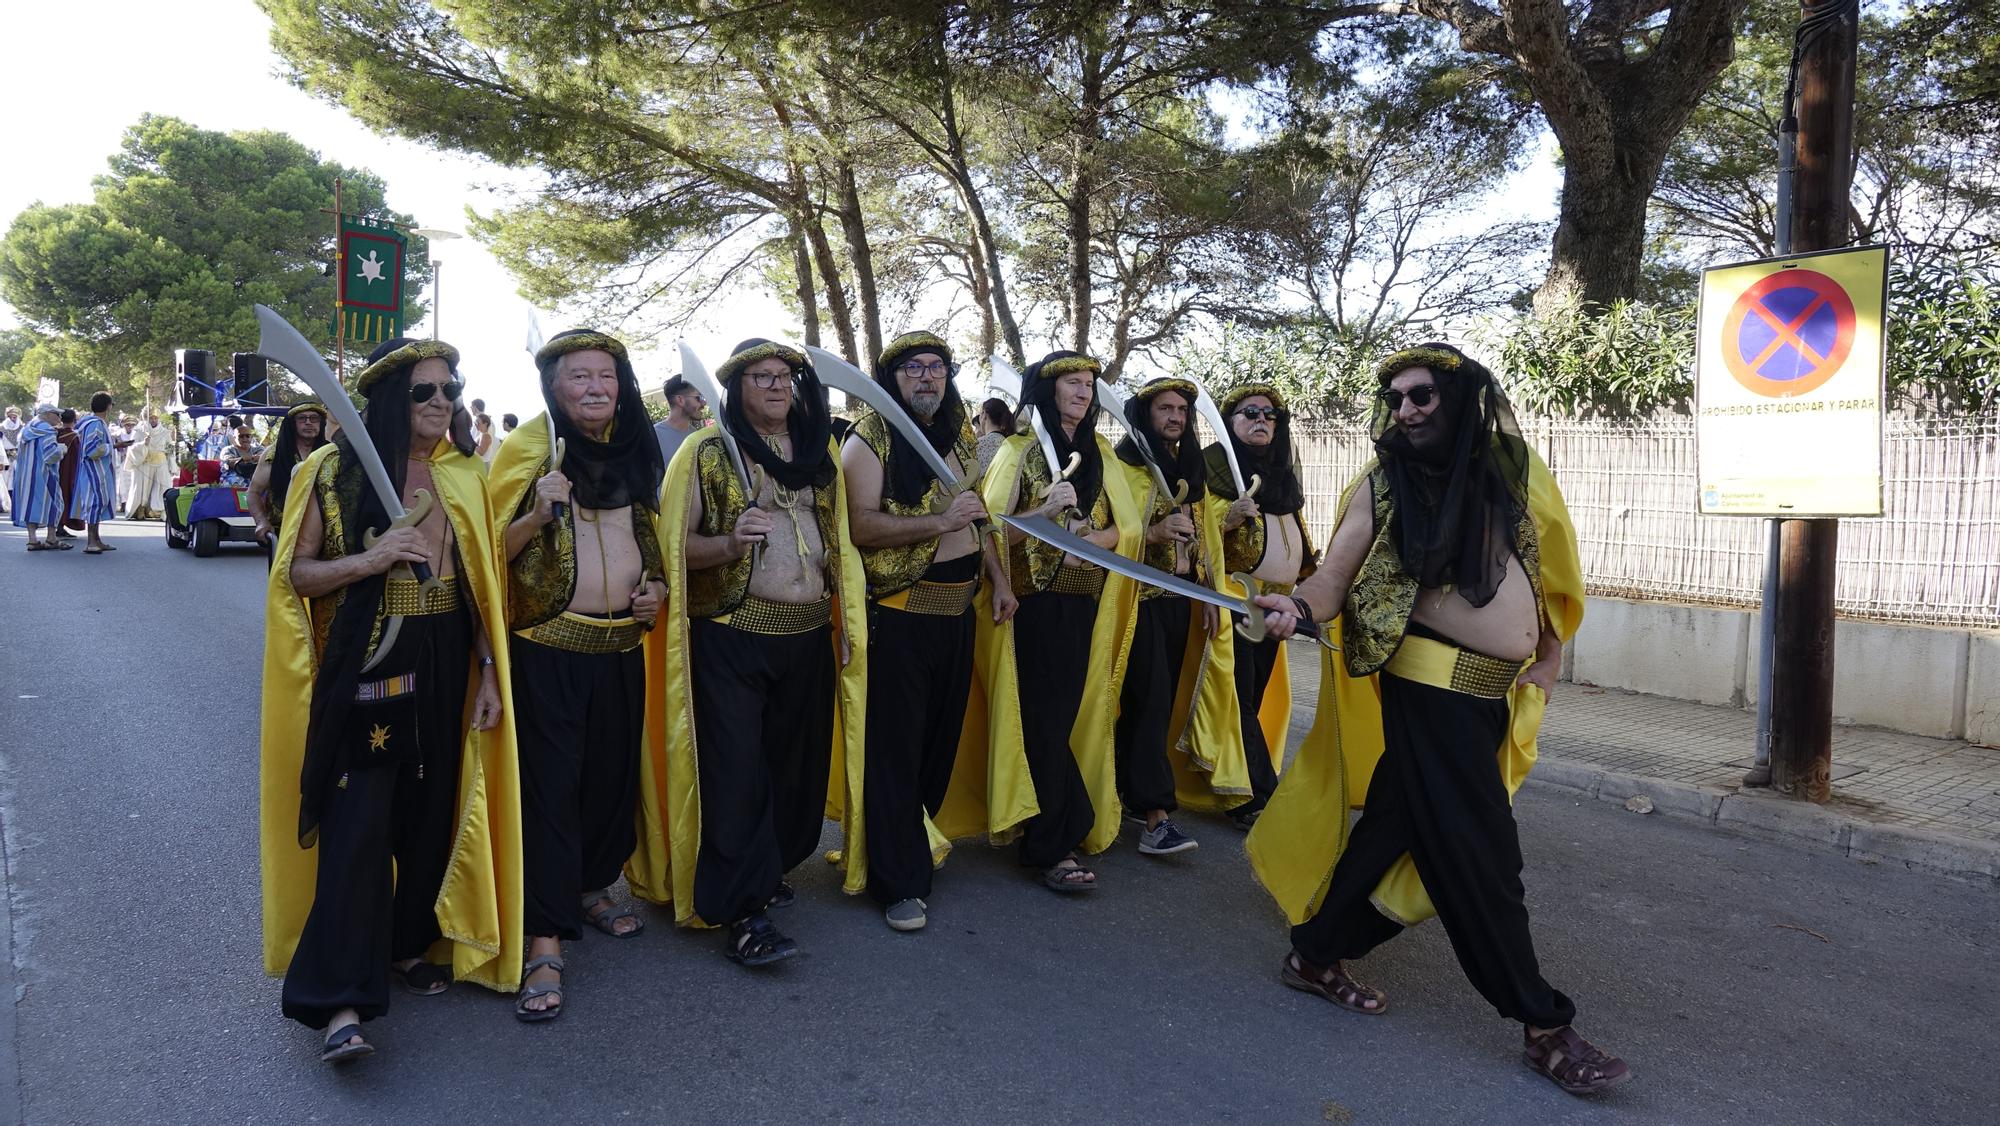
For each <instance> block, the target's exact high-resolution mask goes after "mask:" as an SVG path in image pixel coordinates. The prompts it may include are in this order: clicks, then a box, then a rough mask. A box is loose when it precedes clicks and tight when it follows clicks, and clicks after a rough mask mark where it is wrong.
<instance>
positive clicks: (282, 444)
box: [271, 403, 332, 509]
mask: <svg viewBox="0 0 2000 1126" xmlns="http://www.w3.org/2000/svg"><path fill="white" fill-rule="evenodd" d="M302 414H316V415H318V416H319V437H318V438H315V439H314V440H313V447H312V448H313V449H314V450H316V449H319V448H320V447H321V446H324V445H326V444H327V443H328V442H329V441H331V440H332V439H330V438H328V437H327V436H326V429H327V427H326V408H325V407H324V406H321V405H320V404H318V403H300V404H298V405H297V406H295V407H293V408H292V409H291V410H288V411H286V412H285V420H284V421H283V422H281V423H279V424H278V436H277V438H276V439H275V442H276V444H275V445H273V446H272V447H271V500H272V503H273V507H274V508H279V509H282V508H283V507H284V504H285V492H286V490H288V489H290V488H291V487H292V470H293V469H296V468H297V467H298V464H299V462H300V461H302V460H304V459H303V458H301V457H300V456H299V427H298V423H297V422H296V419H297V418H298V416H300V415H302ZM306 452H307V453H311V452H312V451H311V450H308V451H306Z"/></svg>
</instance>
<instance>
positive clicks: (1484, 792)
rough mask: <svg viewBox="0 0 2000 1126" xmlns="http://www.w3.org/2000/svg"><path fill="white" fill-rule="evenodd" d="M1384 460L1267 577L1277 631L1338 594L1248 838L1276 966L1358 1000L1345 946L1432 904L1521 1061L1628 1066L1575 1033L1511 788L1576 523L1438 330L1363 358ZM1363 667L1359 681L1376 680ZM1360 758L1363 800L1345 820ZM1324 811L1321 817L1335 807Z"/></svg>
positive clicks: (1559, 638) (1375, 995) (1501, 408)
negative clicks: (1273, 905)
mask: <svg viewBox="0 0 2000 1126" xmlns="http://www.w3.org/2000/svg"><path fill="white" fill-rule="evenodd" d="M1376 378H1377V380H1378V382H1379V384H1380V388H1379V390H1378V391H1377V394H1376V408H1375V426H1374V430H1375V436H1376V437H1375V451H1376V460H1375V462H1374V463H1373V464H1371V465H1370V466H1368V467H1367V468H1366V469H1364V470H1363V471H1362V473H1361V475H1360V476H1359V477H1358V478H1356V480H1355V481H1354V483H1353V484H1351V485H1350V486H1349V487H1348V491H1347V495H1346V496H1345V497H1344V498H1343V499H1344V504H1343V511H1342V514H1341V516H1340V518H1339V521H1338V522H1337V524H1336V525H1335V528H1334V533H1333V539H1332V541H1331V542H1330V543H1329V544H1328V547H1327V559H1326V563H1325V565H1324V566H1322V567H1321V568H1320V570H1319V571H1318V573H1316V574H1314V575H1313V576H1312V577H1311V578H1309V579H1307V580H1305V581H1304V582H1301V583H1300V584H1299V586H1298V588H1297V589H1296V590H1294V591H1293V592H1292V593H1291V594H1289V595H1278V594H1267V595H1263V596H1261V597H1260V598H1258V600H1257V602H1258V604H1259V605H1261V606H1263V607H1265V608H1266V609H1267V611H1269V612H1268V613H1267V615H1266V619H1265V620H1266V625H1267V627H1268V628H1270V630H1271V631H1272V633H1273V635H1274V636H1277V637H1280V638H1282V637H1286V636H1288V635H1290V634H1291V633H1292V632H1293V630H1294V628H1295V627H1296V626H1297V624H1298V622H1299V620H1300V619H1301V618H1307V619H1310V620H1312V621H1315V622H1326V621H1330V620H1332V618H1333V617H1334V616H1335V615H1336V614H1338V615H1339V616H1340V622H1341V629H1340V639H1341V653H1340V655H1339V658H1338V659H1336V660H1329V661H1326V662H1324V668H1325V670H1326V671H1325V673H1324V674H1323V676H1322V678H1321V687H1320V697H1319V698H1320V700H1321V701H1322V702H1323V705H1324V706H1333V707H1336V708H1337V709H1338V710H1337V712H1336V713H1335V715H1334V716H1333V717H1332V722H1323V723H1321V724H1318V725H1316V726H1315V727H1314V729H1313V737H1311V738H1309V739H1308V740H1307V741H1306V743H1305V744H1304V745H1302V746H1301V747H1300V748H1299V753H1298V757H1297V758H1296V759H1295V760H1294V761H1293V764H1292V768H1291V770H1290V771H1288V772H1287V773H1286V775H1285V780H1284V782H1283V783H1281V784H1280V785H1279V787H1278V791H1277V793H1276V795H1275V796H1274V797H1273V798H1272V800H1271V803H1270V805H1269V806H1268V807H1267V808H1266V810H1265V812H1264V815H1263V817H1262V818H1261V819H1260V820H1259V822H1258V824H1257V827H1256V828H1255V829H1254V830H1252V832H1251V834H1250V840H1249V846H1248V851H1249V853H1250V859H1251V863H1252V865H1253V866H1254V867H1255V868H1256V870H1257V874H1258V876H1259V878H1260V879H1261V880H1262V882H1263V884H1264V886H1265V887H1266V888H1269V889H1270V890H1271V892H1272V893H1273V895H1275V896H1276V897H1277V899H1278V901H1279V904H1280V905H1281V906H1283V907H1284V908H1285V911H1286V913H1287V915H1288V916H1289V917H1290V918H1291V920H1292V922H1293V923H1294V924H1295V925H1294V926H1293V927H1292V951H1291V953H1290V954H1289V955H1287V956H1286V958H1285V961H1284V964H1283V966H1282V967H1281V969H1280V976H1281V978H1282V980H1283V981H1284V982H1285V984H1287V985H1289V986H1291V987H1292V988H1294V989H1299V990H1303V991H1305V992H1308V993H1312V994H1314V995H1315V996H1319V997H1324V998H1325V999H1326V1000H1328V1001H1331V1002H1333V1003H1334V1004H1336V1005H1339V1006H1340V1007H1342V1008H1344V1009H1348V1010H1350V1011H1352V1012H1357V1013H1365V1014H1370V1015H1375V1014H1380V1013H1383V1012H1385V1011H1387V1007H1388V999H1387V998H1386V997H1385V996H1384V995H1383V994H1382V992H1381V991H1380V990H1377V989H1372V988H1370V987H1368V986H1366V985H1363V984H1362V983H1361V982H1359V981H1357V980H1356V979H1355V978H1354V977H1353V976H1352V975H1351V974H1349V973H1348V972H1347V969H1346V966H1345V963H1346V962H1347V961H1349V960H1351V959H1354V958H1359V957H1361V956H1362V955H1364V954H1366V953H1367V952H1368V951H1369V950H1372V949H1373V948H1375V947H1376V946H1379V945H1381V944H1382V943H1383V942H1386V941H1387V940H1389V939H1390V938H1392V937H1394V936H1395V935H1397V934H1399V933H1401V931H1402V930H1403V928H1404V927H1407V926H1412V925H1415V924H1416V923H1419V922H1421V921H1422V920H1424V919H1426V918H1429V917H1430V916H1431V915H1436V916H1437V917H1438V918H1439V919H1440V920H1441V921H1442V922H1443V923H1444V928H1445V934H1446V936H1447V937H1448V938H1450V940H1451V945H1452V950H1453V952H1454V953H1456V954H1457V955H1458V962H1459V965H1460V966H1461V967H1463V968H1464V970H1465V974H1466V977H1468V978H1469V979H1471V981H1472V984H1473V986H1474V987H1475V988H1477V989H1478V990H1479V992H1480V994H1481V995H1482V996H1484V997H1485V998H1486V1000H1487V1002H1488V1003H1490V1004H1491V1005H1492V1006H1493V1008H1494V1009H1495V1010H1496V1011H1497V1012H1499V1013H1500V1015H1501V1016H1503V1017H1506V1018H1507V1019H1509V1020H1514V1021H1519V1022H1520V1024H1521V1032H1522V1038H1523V1041H1524V1051H1523V1056H1524V1058H1525V1060H1526V1062H1527V1064H1528V1066H1529V1067H1530V1068H1532V1069H1533V1070H1535V1071H1536V1072H1537V1073H1539V1074H1541V1075H1543V1076H1545V1077H1547V1078H1548V1079H1549V1080H1551V1081H1552V1082H1554V1083H1555V1084H1556V1085H1557V1086H1559V1087H1561V1088H1562V1089H1563V1090H1564V1091H1567V1092H1569V1093H1571V1094H1588V1093H1592V1092H1596V1091H1601V1090H1604V1089H1606V1088H1608V1087H1612V1086H1616V1085H1617V1084H1619V1083H1622V1082H1624V1081H1625V1080H1626V1079H1628V1078H1630V1076H1631V1072H1630V1070H1629V1069H1628V1068H1627V1066H1626V1064H1625V1061H1623V1060H1621V1059H1618V1058H1617V1057H1615V1056H1611V1055H1609V1054H1607V1053H1605V1052H1603V1051H1601V1050H1599V1049H1598V1048H1596V1047H1594V1046H1593V1045H1591V1044H1590V1043H1589V1042H1588V1041H1586V1040H1584V1039H1583V1037H1581V1036H1579V1035H1578V1034H1577V1032H1576V1029H1575V1028H1574V1027H1572V1025H1571V1022H1572V1021H1573V1020H1574V1019H1575V1018H1576V1005H1575V1004H1574V1003H1573V1002H1571V1000H1570V999H1569V998H1568V997H1566V996H1564V995H1563V994H1562V993H1561V992H1560V991H1558V990H1556V989H1555V988H1554V987H1552V986H1551V985H1550V984H1549V983H1548V981H1547V980H1546V979H1545V978H1543V977H1542V973H1541V969H1540V967H1539V965H1538V963H1537V960H1536V958H1535V948H1534V943H1533V941H1532V939H1531V938H1530V936H1529V933H1528V909H1527V905H1526V903H1525V902H1524V901H1523V894H1522V887H1521V844H1520V837H1519V832H1518V830H1517V829H1516V827H1515V824H1514V817H1513V812H1512V808H1511V804H1510V803H1511V801H1512V798H1513V794H1514V790H1515V789H1516V788H1517V787H1518V786H1519V785H1520V783H1521V780H1522V779H1523V777H1525V775H1526V774H1527V769H1528V767H1529V765H1531V764H1532V763H1533V762H1534V760H1535V745H1534V743H1535V732H1536V729H1537V727H1538V726H1539V724H1540V721H1541V715H1542V710H1543V709H1544V708H1545V707H1546V706H1547V703H1548V692H1549V689H1550V688H1551V687H1552V686H1553V684H1554V683H1555V677H1556V667H1557V664H1558V663H1559V662H1560V660H1561V657H1562V644H1563V642H1564V641H1565V640H1566V639H1568V638H1569V637H1570V636H1572V635H1573V634H1574V633H1575V631H1576V627H1577V625H1578V624H1579V622H1580V621H1581V619H1582V616H1583V582H1582V576H1581V573H1580V569H1579V567H1578V564H1577V557H1576V535H1575V532H1574V530H1573V529H1572V527H1571V525H1570V522H1569V515H1568V512H1567V511H1566V509H1565V508H1564V506H1563V501H1562V494H1561V493H1560V492H1559V491H1558V490H1557V489H1556V486H1555V479H1554V478H1553V477H1552V476H1551V475H1550V473H1549V471H1548V468H1547V467H1546V466H1544V465H1543V464H1542V463H1541V461H1540V459H1538V458H1536V457H1535V456H1534V453H1533V451H1531V450H1530V449H1529V448H1528V445H1527V444H1526V443H1525V442H1524V441H1522V439H1521V434H1520V430H1519V429H1518V428H1517V427H1516V425H1515V423H1514V413H1513V410H1512V408H1511V407H1510V406H1509V405H1508V403H1507V399H1506V396H1505V395H1504V394H1502V393H1501V390H1500V388H1499V386H1498V384H1496V383H1495V382H1494V379H1493V376H1492V373H1491V372H1489V371H1487V370H1486V368H1485V367H1484V366H1483V365H1481V364H1480V363H1479V362H1478V361H1476V360H1474V359H1472V358H1471V357H1469V356H1467V355H1465V353H1463V352H1461V351H1459V350H1458V349H1456V348H1453V347H1451V346H1450V345H1448V344H1425V345H1421V346H1419V347H1416V348H1411V349H1406V350H1404V351H1401V352H1397V353H1395V354H1394V355H1391V356H1390V357H1388V358H1387V359H1386V360H1384V361H1383V362H1382V364H1381V366H1380V367H1379V368H1378V369H1377V371H1376ZM1371 679H1372V680H1373V681H1374V683H1373V684H1372V685H1370V684H1369V683H1368V682H1369V680H1371ZM1350 777H1352V778H1356V779H1366V780H1367V781H1366V783H1365V787H1366V791H1365V792H1366V799H1367V800H1366V803H1365V808H1364V810H1363V812H1362V815H1361V820H1360V821H1359V822H1357V823H1356V824H1355V825H1354V828H1353V831H1352V834H1351V835H1350V834H1349V833H1348V831H1347V810H1348V807H1349V806H1350V805H1351V804H1352V799H1353V798H1354V797H1356V796H1359V795H1355V794H1351V793H1349V792H1348V789H1347V785H1348V779H1349V778H1350ZM1329 825H1331V826H1333V831H1328V826H1329Z"/></svg>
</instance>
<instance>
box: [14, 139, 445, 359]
mask: <svg viewBox="0 0 2000 1126" xmlns="http://www.w3.org/2000/svg"><path fill="white" fill-rule="evenodd" d="M337 177H338V178H341V179H343V180H344V190H345V196H346V198H345V205H346V207H347V209H348V210H349V211H351V212H356V213H360V214H378V215H380V214H383V185H382V181H381V180H380V179H379V178H378V177H375V176H373V175H371V174H369V173H366V172H357V171H354V170H351V169H346V168H342V167H340V166H339V165H335V164H328V163H325V162H322V161H321V160H320V159H319V158H318V157H317V156H316V155H315V154H314V153H313V152H312V151H311V150H309V149H307V148H306V147H305V146H304V145H301V144H299V143H298V142H297V141H295V140H293V139H292V138H290V137H287V136H285V135H284V134H281V133H269V132H253V133H218V132H213V131H210V130H205V129H198V128H196V127H194V126H193V125H190V124H188V123H187V122H185V121H180V120H178V119H175V118H171V117H156V116H152V115H147V116H144V117H142V118H140V119H139V121H138V122H137V123H136V124H134V125H133V126H132V127H131V128H130V129H128V130H127V131H126V134H125V137H124V140H123V143H122V144H121V145H120V147H119V150H118V151H117V152H116V153H114V154H112V156H111V159H110V161H109V172H108V173H107V174H106V175H103V176H100V177H98V178H97V179H96V180H95V181H94V182H93V197H94V198H93V199H92V201H91V202H89V203H79V204H65V205H61V206H46V205H40V204H38V205H36V206H33V207H30V208H28V209H27V210H25V211H23V212H21V213H20V214H19V215H17V216H15V218H14V221H13V223H12V225H11V226H10V227H9V229H8V231H7V233H6V236H5V237H4V239H0V295H4V296H5V298H6V299H7V301H8V303H9V304H11V305H13V307H14V309H15V310H16V312H18V313H19V314H20V316H21V318H22V320H23V321H25V322H26V323H27V325H28V326H29V328H30V329H31V330H32V331H33V332H34V334H35V335H36V336H37V338H38V340H39V343H38V344H37V345H36V347H35V348H34V349H31V350H30V352H29V354H28V355H27V357H26V358H25V359H24V360H23V361H22V363H24V364H27V363H39V364H44V365H54V366H64V365H69V366H76V367H82V368H84V369H85V370H88V371H89V372H90V373H91V376H90V377H91V378H92V379H95V380H98V381H101V382H102V384H103V385H106V386H109V387H111V388H112V389H113V390H116V391H122V390H126V389H128V388H129V389H132V390H135V391H136V390H139V389H141V388H144V387H147V386H149V385H150V386H152V387H153V388H155V389H164V387H165V385H166V384H167V382H168V381H169V379H170V368H169V365H170V364H171V361H172V353H173V350H174V349H176V348H207V349H210V350H212V351H214V352H216V353H217V354H219V355H224V356H226V355H227V354H228V353H230V352H239V351H248V350H249V349H251V348H252V347H254V346H255V344H256V341H257V327H256V322H255V320H254V318H253V317H252V316H251V313H250V306H251V305H252V304H253V303H259V302H261V303H263V304H267V305H270V306H271V307H273V308H275V309H277V310H279V311H280V312H282V313H284V314H285V316H286V317H287V318H288V319H290V320H292V321H293V323H295V324H326V323H328V322H329V321H330V320H331V319H332V314H333V301H334V291H333V285H332V283H331V281H329V280H328V279H326V278H324V277H323V276H322V275H321V273H320V268H321V265H322V263H324V262H326V261H328V260H329V259H330V258H331V256H332V253H333V222H332V217H331V216H328V215H324V214H321V213H320V209H321V208H325V207H331V206H332V204H333V182H334V180H335V178H337ZM391 217H393V218H396V219H399V220H402V221H408V219H409V217H408V216H391ZM428 273H429V267H428V264H427V263H425V262H423V261H421V259H420V257H416V256H413V258H412V260H411V263H410V271H409V278H408V281H409V284H408V286H407V292H408V293H410V294H411V295H412V297H411V298H410V299H409V300H408V302H407V304H406V306H405V316H406V318H407V319H416V318H418V317H421V316H422V312H423V308H422V305H421V303H420V302H418V301H417V300H415V298H414V295H415V294H417V293H420V292H422V290H423V286H424V283H425V281H426V280H427V278H428Z"/></svg>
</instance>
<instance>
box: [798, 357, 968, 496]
mask: <svg viewBox="0 0 2000 1126" xmlns="http://www.w3.org/2000/svg"><path fill="white" fill-rule="evenodd" d="M805 349H806V355H808V356H811V357H812V361H813V369H814V370H816V371H818V372H819V381H820V382H821V383H824V384H826V385H827V386H828V387H831V388H833V389H834V390H836V391H843V392H845V393H846V394H847V395H848V396H849V397H850V398H855V399H859V400H861V401H862V402H863V403H866V404H867V405H868V407H869V408H870V409H871V410H873V411H874V412H875V413H876V414H879V415H881V416H882V421H884V422H886V423H888V424H889V425H890V426H892V427H894V428H895V429H896V432H897V433H898V434H901V435H902V436H903V439H904V441H907V442H909V443H910V445H911V446H912V447H913V448H914V449H915V450H916V451H917V456H918V457H920V458H923V459H924V465H925V467H926V468H928V469H929V470H930V471H931V473H932V475H934V476H935V477H937V479H938V480H940V481H942V482H944V487H945V488H946V489H947V490H951V491H954V492H955V491H957V489H958V483H959V482H958V475H957V474H956V473H953V472H952V471H951V466H950V465H949V464H947V463H946V462H945V460H944V455H943V454H940V453H938V452H937V450H936V449H935V448H933V447H932V446H931V440H930V439H929V438H928V437H926V436H925V434H924V432H923V430H922V428H920V427H919V426H918V425H917V420H916V419H915V418H913V417H911V415H910V413H909V412H908V411H907V410H904V409H903V404H901V403H899V402H897V401H896V397H895V396H894V395H891V394H890V393H889V391H888V389H887V388H885V387H883V386H882V385H881V384H880V383H877V382H875V381H874V380H872V379H870V378H868V376H866V375H865V374H863V373H862V371H861V369H859V368H857V367H855V366H854V365H853V364H850V363H848V362H847V361H846V360H844V359H842V358H841V357H839V356H836V355H834V354H833V353H832V352H829V351H827V350H826V349H824V348H819V347H815V346H813V345H811V344H808V345H806V346H805Z"/></svg>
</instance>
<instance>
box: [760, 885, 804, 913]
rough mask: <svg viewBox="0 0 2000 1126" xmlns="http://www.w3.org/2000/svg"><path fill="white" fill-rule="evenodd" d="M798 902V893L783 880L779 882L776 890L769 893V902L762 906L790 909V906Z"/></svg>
mask: <svg viewBox="0 0 2000 1126" xmlns="http://www.w3.org/2000/svg"><path fill="white" fill-rule="evenodd" d="M798 901H799V893H798V892H797V891H796V890H794V889H793V887H792V885H790V884H788V883H786V882H785V881H783V880H779V881H778V890H777V891H774V892H772V893H771V899H770V902H768V903H766V904H764V906H766V907H790V906H791V905H792V904H794V903H797V902H798Z"/></svg>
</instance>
